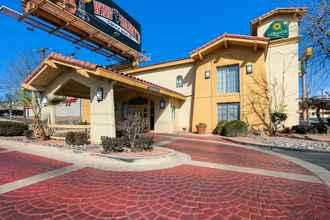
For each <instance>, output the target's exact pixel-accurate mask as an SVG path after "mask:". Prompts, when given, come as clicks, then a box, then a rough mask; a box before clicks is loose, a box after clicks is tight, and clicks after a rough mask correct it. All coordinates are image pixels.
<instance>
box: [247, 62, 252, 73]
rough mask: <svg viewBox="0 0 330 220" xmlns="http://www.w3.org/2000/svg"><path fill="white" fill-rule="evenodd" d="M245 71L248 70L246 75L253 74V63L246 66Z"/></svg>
mask: <svg viewBox="0 0 330 220" xmlns="http://www.w3.org/2000/svg"><path fill="white" fill-rule="evenodd" d="M245 69H246V74H252V73H253V65H252V64H251V63H248V64H246V66H245Z"/></svg>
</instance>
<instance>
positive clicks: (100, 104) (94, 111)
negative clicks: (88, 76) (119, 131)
mask: <svg viewBox="0 0 330 220" xmlns="http://www.w3.org/2000/svg"><path fill="white" fill-rule="evenodd" d="M113 86H114V82H111V83H109V82H107V81H104V82H103V81H98V83H97V84H96V85H94V86H92V87H91V88H90V93H91V96H90V97H91V109H90V114H91V142H92V143H94V144H99V143H100V142H101V137H102V136H107V137H116V126H115V107H114V90H113ZM98 88H103V94H104V95H103V101H98V100H97V97H96V92H97V89H98Z"/></svg>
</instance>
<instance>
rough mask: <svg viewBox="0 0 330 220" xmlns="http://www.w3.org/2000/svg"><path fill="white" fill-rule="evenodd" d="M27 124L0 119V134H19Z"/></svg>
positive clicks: (26, 128) (7, 135) (26, 127)
mask: <svg viewBox="0 0 330 220" xmlns="http://www.w3.org/2000/svg"><path fill="white" fill-rule="evenodd" d="M28 129H29V126H28V125H27V124H24V123H20V122H12V121H0V136H5V137H10V136H21V135H23V134H24V131H25V130H28Z"/></svg>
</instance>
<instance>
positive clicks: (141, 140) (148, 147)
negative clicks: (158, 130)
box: [101, 136, 154, 153]
mask: <svg viewBox="0 0 330 220" xmlns="http://www.w3.org/2000/svg"><path fill="white" fill-rule="evenodd" d="M153 143H154V140H153V138H152V137H146V136H138V137H137V139H136V141H135V143H134V147H131V145H130V143H129V141H128V139H127V138H125V137H120V138H110V137H101V145H102V147H103V152H104V153H113V152H123V151H125V149H131V151H133V152H142V151H152V150H153Z"/></svg>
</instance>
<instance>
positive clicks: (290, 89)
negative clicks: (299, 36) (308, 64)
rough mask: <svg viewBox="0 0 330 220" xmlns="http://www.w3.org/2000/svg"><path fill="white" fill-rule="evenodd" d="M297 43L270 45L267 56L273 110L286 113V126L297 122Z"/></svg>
mask: <svg viewBox="0 0 330 220" xmlns="http://www.w3.org/2000/svg"><path fill="white" fill-rule="evenodd" d="M298 73H299V65H298V44H296V43H293V44H286V45H280V46H274V47H270V48H269V50H268V56H267V76H268V83H269V87H270V90H269V91H270V97H271V107H272V109H273V111H281V107H283V108H284V111H285V112H286V113H287V114H288V119H287V121H286V126H293V125H297V124H299V75H298Z"/></svg>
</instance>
